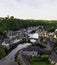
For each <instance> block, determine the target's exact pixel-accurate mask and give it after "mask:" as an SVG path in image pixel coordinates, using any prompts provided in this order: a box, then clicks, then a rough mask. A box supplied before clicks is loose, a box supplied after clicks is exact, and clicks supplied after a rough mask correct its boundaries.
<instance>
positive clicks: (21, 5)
mask: <svg viewBox="0 0 57 65" xmlns="http://www.w3.org/2000/svg"><path fill="white" fill-rule="evenodd" d="M8 14H9V15H14V16H15V17H19V18H24V19H25V18H26V19H27V18H34V19H57V0H0V16H6V15H8Z"/></svg>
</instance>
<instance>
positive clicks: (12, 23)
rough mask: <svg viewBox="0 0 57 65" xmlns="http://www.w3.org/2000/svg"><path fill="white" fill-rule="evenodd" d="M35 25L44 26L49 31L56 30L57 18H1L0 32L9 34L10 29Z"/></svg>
mask: <svg viewBox="0 0 57 65" xmlns="http://www.w3.org/2000/svg"><path fill="white" fill-rule="evenodd" d="M31 26H32V27H33V26H44V29H47V30H48V31H54V30H55V29H56V28H57V20H51V21H48V20H28V19H27V20H23V19H17V18H14V17H13V16H11V17H9V16H8V17H5V18H0V34H2V35H5V36H6V34H7V31H8V30H13V31H15V30H19V29H20V28H21V29H22V28H28V27H31Z"/></svg>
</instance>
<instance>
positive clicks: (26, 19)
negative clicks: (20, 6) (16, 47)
mask: <svg viewBox="0 0 57 65" xmlns="http://www.w3.org/2000/svg"><path fill="white" fill-rule="evenodd" d="M11 16H13V15H11ZM11 16H9V18H10V17H11ZM5 17H8V16H2V17H0V18H5ZM14 18H16V19H23V20H48V21H53V20H55V21H57V19H32V18H28V19H27V18H19V17H14Z"/></svg>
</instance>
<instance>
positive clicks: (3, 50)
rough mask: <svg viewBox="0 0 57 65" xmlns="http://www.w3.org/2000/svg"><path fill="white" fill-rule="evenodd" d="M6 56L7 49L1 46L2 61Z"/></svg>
mask: <svg viewBox="0 0 57 65" xmlns="http://www.w3.org/2000/svg"><path fill="white" fill-rule="evenodd" d="M5 55H6V52H5V49H4V47H3V46H0V59H1V58H2V57H4V56H5Z"/></svg>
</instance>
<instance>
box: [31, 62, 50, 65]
mask: <svg viewBox="0 0 57 65" xmlns="http://www.w3.org/2000/svg"><path fill="white" fill-rule="evenodd" d="M31 65H51V64H49V63H47V62H42V61H41V62H32V63H31Z"/></svg>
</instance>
